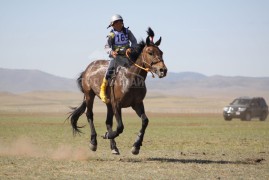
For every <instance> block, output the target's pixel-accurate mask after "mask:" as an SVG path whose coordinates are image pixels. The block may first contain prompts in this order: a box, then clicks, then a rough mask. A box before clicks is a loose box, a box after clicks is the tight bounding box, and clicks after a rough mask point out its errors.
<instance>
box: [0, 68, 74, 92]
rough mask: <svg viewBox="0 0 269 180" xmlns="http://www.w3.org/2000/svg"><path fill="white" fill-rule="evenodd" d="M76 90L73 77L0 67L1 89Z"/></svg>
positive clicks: (12, 90) (18, 90)
mask: <svg viewBox="0 0 269 180" xmlns="http://www.w3.org/2000/svg"><path fill="white" fill-rule="evenodd" d="M40 90H41V91H52V90H53V91H54V90H56V91H76V90H77V86H76V82H75V80H73V79H67V78H62V77H58V76H54V75H51V74H48V73H45V72H42V71H39V70H20V69H4V68H0V91H7V92H12V93H22V92H29V91H40Z"/></svg>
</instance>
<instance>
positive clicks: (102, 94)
mask: <svg viewBox="0 0 269 180" xmlns="http://www.w3.org/2000/svg"><path fill="white" fill-rule="evenodd" d="M107 84H108V81H107V80H106V78H104V79H103V82H102V85H101V89H100V94H99V95H100V98H101V100H102V101H103V102H104V103H108V99H107V97H106V86H107Z"/></svg>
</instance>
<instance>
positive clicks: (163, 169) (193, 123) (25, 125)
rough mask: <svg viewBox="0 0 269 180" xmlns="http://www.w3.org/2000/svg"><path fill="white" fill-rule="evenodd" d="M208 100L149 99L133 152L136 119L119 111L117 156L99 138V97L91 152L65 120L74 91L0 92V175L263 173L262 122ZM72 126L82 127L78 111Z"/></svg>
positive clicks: (267, 174) (268, 151) (268, 164)
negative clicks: (234, 115) (231, 115)
mask: <svg viewBox="0 0 269 180" xmlns="http://www.w3.org/2000/svg"><path fill="white" fill-rule="evenodd" d="M7 96H9V97H8V98H7ZM4 97H6V99H5V98H4ZM12 98H14V100H12ZM57 98H58V99H57ZM167 99H170V101H165V100H167ZM210 99H211V98H198V99H197V98H193V97H177V98H175V97H154V96H152V97H149V98H148V100H147V101H146V102H145V104H146V108H147V109H149V110H148V113H147V115H148V117H149V119H150V123H149V126H148V129H147V132H146V135H145V138H144V143H143V146H142V148H141V151H140V154H139V155H137V156H134V155H132V154H131V152H130V150H131V147H132V144H133V142H134V140H135V138H136V135H137V133H138V131H139V129H140V126H141V122H140V120H139V119H138V118H137V117H136V115H135V113H133V112H131V111H129V110H124V111H123V118H124V125H125V129H124V132H123V134H121V135H120V136H119V137H118V138H117V139H116V141H117V145H118V148H119V150H120V153H121V154H120V155H119V156H115V155H112V154H111V153H110V148H109V141H108V140H104V139H102V138H101V135H103V134H104V133H105V132H106V129H105V124H104V122H105V114H104V108H103V107H102V104H101V103H100V102H99V101H98V100H97V102H96V107H95V110H96V113H95V115H94V117H95V125H96V130H97V133H98V149H97V151H96V152H91V151H90V150H89V149H88V143H89V139H90V132H89V126H86V127H85V128H83V129H82V131H83V132H84V133H83V134H81V135H80V136H76V137H73V135H72V130H71V126H70V124H69V122H68V121H65V118H66V117H67V112H68V110H67V106H68V105H71V106H75V105H77V104H79V102H80V100H81V97H80V96H77V95H76V94H72V93H71V94H69V93H60V92H59V93H52V94H49V95H47V94H46V93H45V94H43V95H40V93H37V94H35V93H34V94H31V95H30V94H23V95H20V96H10V94H6V95H2V97H1V103H0V108H1V109H0V167H1V168H0V179H269V143H268V142H269V120H268V119H267V120H266V121H263V122H261V121H259V120H257V119H254V120H252V121H249V122H244V121H240V120H238V119H235V120H232V121H231V122H227V121H224V120H223V118H222V116H221V114H220V112H221V109H219V107H220V108H221V107H222V106H223V104H225V103H226V104H227V102H225V101H226V100H225V99H222V100H221V99H219V101H218V104H216V102H215V101H214V102H213V101H210ZM163 102H165V103H163ZM199 102H200V103H199ZM157 104H160V105H159V106H158V105H157ZM160 106H161V107H163V108H160ZM175 106H177V108H178V112H179V113H176V110H175ZM204 106H206V107H212V108H213V107H215V110H212V109H211V110H206V109H205V108H204ZM167 107H171V109H169V108H167ZM166 108H167V109H166ZM173 108H174V109H173ZM184 108H185V109H184ZM79 124H80V125H87V120H86V118H85V115H83V116H82V117H81V119H80V120H79Z"/></svg>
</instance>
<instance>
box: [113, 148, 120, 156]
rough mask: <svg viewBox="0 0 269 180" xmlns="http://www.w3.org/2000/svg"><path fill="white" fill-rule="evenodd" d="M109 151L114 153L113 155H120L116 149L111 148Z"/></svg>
mask: <svg viewBox="0 0 269 180" xmlns="http://www.w3.org/2000/svg"><path fill="white" fill-rule="evenodd" d="M111 153H112V154H114V155H120V152H119V150H118V149H112V150H111Z"/></svg>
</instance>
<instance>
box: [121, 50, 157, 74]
mask: <svg viewBox="0 0 269 180" xmlns="http://www.w3.org/2000/svg"><path fill="white" fill-rule="evenodd" d="M126 57H127V58H128V59H129V61H131V62H132V63H133V64H134V65H135V66H136V67H138V68H140V69H142V70H144V71H146V72H150V73H151V75H152V78H155V76H154V74H153V72H152V71H151V70H150V68H144V67H142V66H140V65H138V64H137V63H135V62H134V61H132V60H131V58H130V56H129V54H128V53H126ZM142 61H143V63H145V64H147V65H149V66H150V67H151V65H150V64H149V63H147V62H146V61H145V60H144V56H143V54H142Z"/></svg>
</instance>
